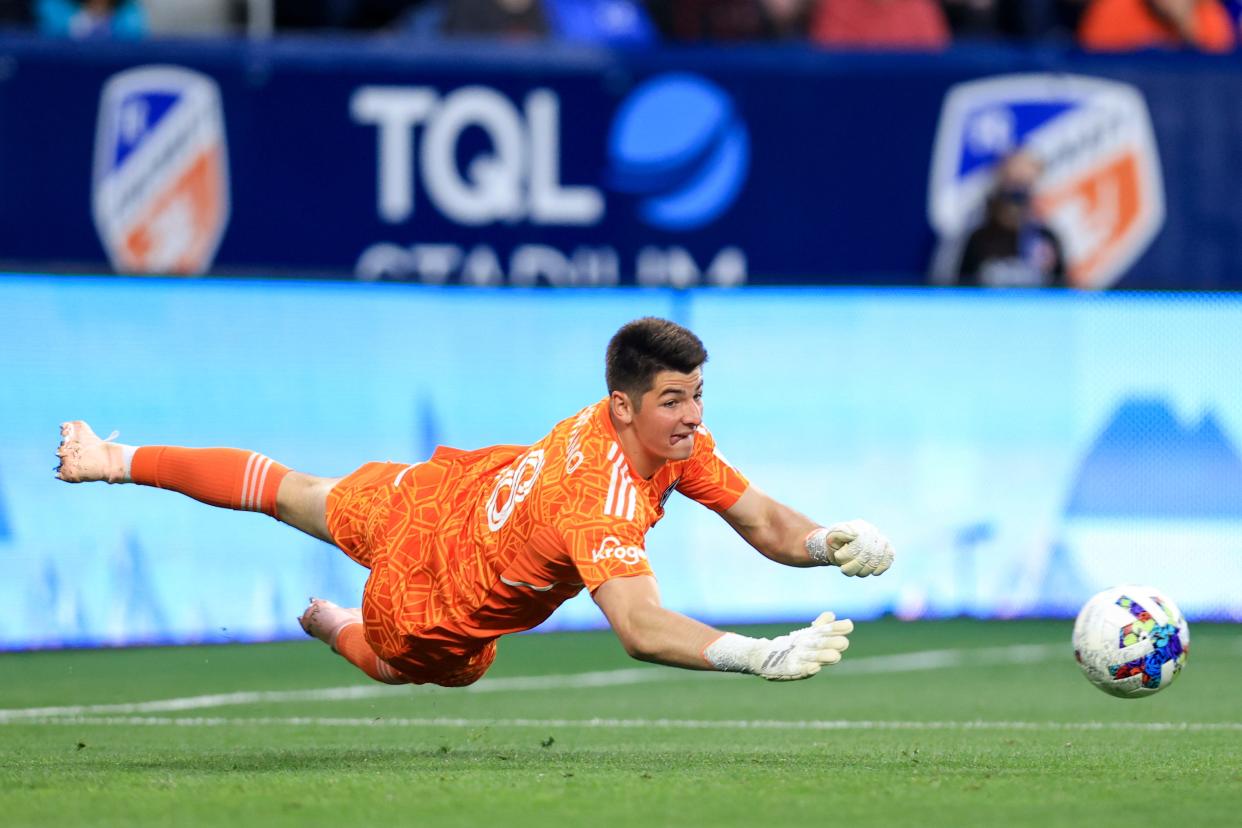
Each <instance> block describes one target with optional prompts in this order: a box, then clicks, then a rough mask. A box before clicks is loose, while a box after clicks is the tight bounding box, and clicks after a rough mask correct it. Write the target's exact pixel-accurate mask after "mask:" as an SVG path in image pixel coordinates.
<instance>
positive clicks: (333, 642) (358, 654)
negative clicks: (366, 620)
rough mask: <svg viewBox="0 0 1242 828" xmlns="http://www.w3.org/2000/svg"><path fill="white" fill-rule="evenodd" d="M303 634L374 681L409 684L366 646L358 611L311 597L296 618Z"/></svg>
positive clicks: (360, 614) (360, 612)
mask: <svg viewBox="0 0 1242 828" xmlns="http://www.w3.org/2000/svg"><path fill="white" fill-rule="evenodd" d="M298 623H300V624H301V625H302V629H304V630H306V634H307V635H309V636H313V637H315V638H318V639H319V640H320V641H322V642H323V643H325V644H327V645H328V646H329V647H331V648H332V652H334V653H338V654H340V655H341V656H343V657H344V658H345V660H346V661H348V662H349V663H350V664H352V665H354V666H355V667H357V668H358V669H359V670H361V671H362V672H364V673H366V674H367V675H368V676H370V677H371V678H373V679H375V680H376V681H382V682H384V683H385V684H409V683H410V680H409V679H407V678H405V677H404V676H402V675H401V673H399V672H398V671H397V670H395V669H394V668H393V667H392V665H390V664H389V663H388V662H386V661H384V660H383V659H381V658H380V657H379V656H377V655H376V654H375V650H373V649H371V645H370V644H368V643H367V641H366V638H365V636H364V634H363V629H362V610H360V609H351V608H348V607H338V606H337V605H336V604H334V603H332V602H331V601H325V600H323V599H322V598H312V599H311V602H310V606H309V607H307V608H306V612H304V613H302V617H301V618H299V619H298Z"/></svg>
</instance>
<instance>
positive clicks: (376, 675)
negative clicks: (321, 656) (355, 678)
mask: <svg viewBox="0 0 1242 828" xmlns="http://www.w3.org/2000/svg"><path fill="white" fill-rule="evenodd" d="M332 646H333V649H335V650H336V651H337V652H338V653H340V654H341V655H343V656H344V657H345V660H346V661H348V662H349V663H350V664H352V665H354V666H355V667H357V668H358V669H359V670H361V671H362V672H364V673H366V674H367V675H368V676H370V677H371V678H373V679H375V680H376V681H382V682H384V684H409V683H410V682H409V681H408V680H407V679H405V678H402V676H401V674H400V673H398V672H397V671H396V670H394V669H393V668H392V667H390V666H389V665H388V663H387V662H386V661H382V660H381V659H380V657H379V656H377V655H376V654H375V650H372V649H371V645H370V644H368V643H367V640H366V637H365V636H364V635H363V633H362V625H361V624H347V625H346V626H344V627H341V630H340V632H338V633H337V634H336V642H335V643H334V644H333V645H332Z"/></svg>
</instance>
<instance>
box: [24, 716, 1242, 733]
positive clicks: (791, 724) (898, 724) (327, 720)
mask: <svg viewBox="0 0 1242 828" xmlns="http://www.w3.org/2000/svg"><path fill="white" fill-rule="evenodd" d="M22 724H32V725H47V724H58V725H126V726H128V725H137V726H154V727H163V726H172V727H260V726H289V727H306V726H318V727H406V728H420V727H425V728H435V727H451V728H483V727H533V728H556V727H563V728H575V727H581V728H605V729H618V730H633V729H659V728H667V729H675V730H1038V731H1052V730H1081V731H1103V730H1124V731H1157V732H1167V731H1187V732H1202V731H1242V722H1018V721H1008V722H1007V721H987V720H983V719H978V720H973V721H962V722H936V721H929V722H919V721H870V720H860V721H851V720H847V719H810V720H801V721H783V720H780V719H750V720H745V719H720V720H711V719H459V718H447V717H436V718H403V717H391V718H390V717H375V718H356V717H355V718H348V717H344V718H342V717H316V716H287V717H270V716H268V717H249V718H226V717H202V716H196V717H184V718H177V717H171V716H52V717H48V718H42V719H31V720H27V721H24V722H22Z"/></svg>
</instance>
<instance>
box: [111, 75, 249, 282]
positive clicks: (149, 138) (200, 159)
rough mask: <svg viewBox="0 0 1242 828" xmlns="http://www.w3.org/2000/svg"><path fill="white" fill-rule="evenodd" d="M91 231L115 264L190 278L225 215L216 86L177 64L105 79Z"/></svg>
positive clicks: (215, 240) (209, 255)
mask: <svg viewBox="0 0 1242 828" xmlns="http://www.w3.org/2000/svg"><path fill="white" fill-rule="evenodd" d="M92 208H93V210H94V215H95V227H96V229H97V230H98V231H99V237H100V240H101V241H102V242H103V246H104V249H105V250H107V252H108V258H109V259H110V260H111V261H112V266H113V267H114V268H115V269H116V270H117V271H120V272H128V273H183V274H196V273H202V272H204V271H206V270H207V269H208V268H209V267H211V263H212V260H213V259H214V258H215V254H216V249H217V247H219V245H220V238H221V236H223V234H224V228H225V226H226V225H227V224H228V218H229V181H228V153H227V150H226V147H225V137H224V113H223V109H222V107H221V105H220V92H219V89H218V88H217V86H216V83H215V81H213V80H212V79H211V78H209V77H207V76H205V75H201V74H199V73H197V72H191V71H190V70H188V69H182V68H179V67H175V66H145V67H141V68H138V69H130V70H128V71H125V72H121V73H120V74H117V75H114V76H112V78H111V79H109V80H108V82H107V84H105V86H104V88H103V94H102V95H101V98H100V104H99V122H98V124H97V126H96V132H95V172H94V182H93V187H92Z"/></svg>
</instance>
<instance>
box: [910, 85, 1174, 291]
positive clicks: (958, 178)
mask: <svg viewBox="0 0 1242 828" xmlns="http://www.w3.org/2000/svg"><path fill="white" fill-rule="evenodd" d="M1018 149H1024V150H1028V151H1030V152H1032V153H1033V154H1034V155H1035V156H1036V157H1038V158H1039V159H1040V160H1041V161H1042V162H1043V164H1044V171H1043V175H1042V178H1041V180H1040V183H1039V185H1038V187H1037V189H1036V192H1035V203H1036V205H1037V207H1038V208H1039V209H1040V212H1041V214H1042V215H1043V216H1044V217H1045V219H1046V220H1047V222H1048V224H1049V225H1050V226H1051V227H1052V228H1053V229H1054V230H1055V231H1056V232H1057V234H1058V236H1059V237H1060V238H1061V240H1062V242H1063V243H1064V246H1065V253H1066V259H1067V261H1068V265H1069V275H1070V281H1071V283H1072V284H1074V285H1076V286H1078V287H1091V288H1103V287H1108V286H1109V285H1111V284H1112V283H1113V282H1115V281H1116V280H1117V279H1118V278H1120V277H1121V275H1122V274H1123V273H1124V272H1125V271H1126V269H1127V268H1128V267H1129V266H1130V265H1131V264H1133V262H1134V261H1135V260H1136V259H1137V258H1138V257H1139V256H1140V255H1141V254H1142V253H1143V251H1145V250H1146V249H1147V247H1148V245H1149V244H1150V243H1151V241H1152V239H1153V238H1155V235H1156V233H1157V232H1159V230H1160V227H1161V225H1162V224H1163V223H1164V185H1163V182H1162V179H1161V177H1160V159H1159V154H1158V151H1157V149H1156V140H1155V137H1154V135H1153V133H1152V127H1151V117H1150V115H1149V114H1148V112H1147V105H1146V103H1145V102H1144V101H1143V97H1142V95H1141V94H1140V93H1139V91H1138V90H1137V89H1135V88H1134V87H1132V86H1130V85H1129V84H1125V83H1118V82H1116V81H1108V80H1100V79H1098V78H1086V77H1076V76H1071V75H1051V74H1048V75H1007V76H1003V77H997V78H989V79H986V80H980V81H972V82H969V83H963V84H959V85H957V86H955V87H953V88H952V89H950V90H949V93H948V95H947V96H946V97H945V102H944V107H943V109H942V110H941V114H940V126H939V129H938V131H937V134H936V146H935V150H934V153H933V156H932V169H931V182H930V186H929V187H928V205H927V206H928V218H929V220H930V221H931V225H932V227H933V228H935V230H936V232H937V233H938V234H939V235H940V237H941V239H942V240H947V239H954V238H959V237H961V236H963V235H964V234H965V233H968V232H969V231H970V230H971V228H972V227H973V225H974V222H975V221H976V220H977V219H978V218H979V216H980V215H981V213H982V209H983V203H984V201H985V199H986V198H987V195H988V190H989V187H990V186H991V182H992V173H993V170H994V168H995V166H996V164H997V163H998V162H999V161H1000V160H1001V159H1003V158H1004V157H1005V156H1006V155H1008V154H1010V153H1012V152H1014V151H1015V150H1018Z"/></svg>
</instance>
